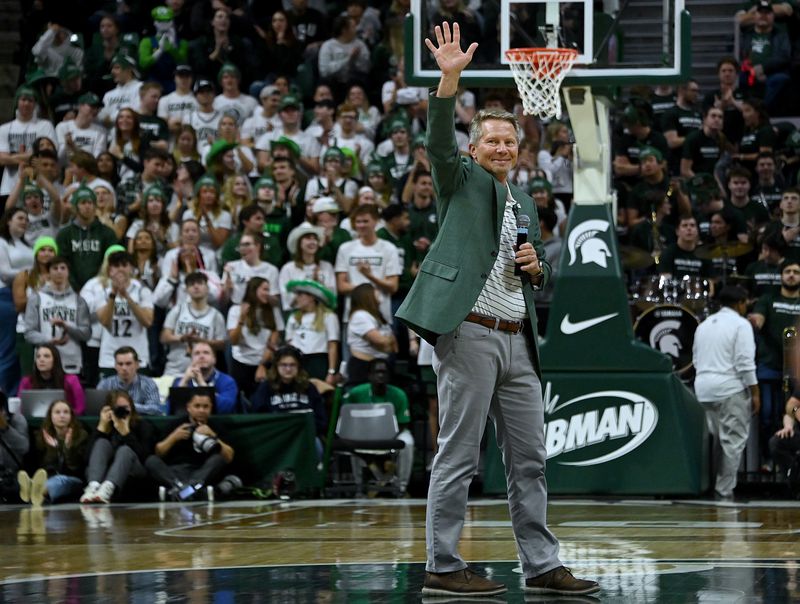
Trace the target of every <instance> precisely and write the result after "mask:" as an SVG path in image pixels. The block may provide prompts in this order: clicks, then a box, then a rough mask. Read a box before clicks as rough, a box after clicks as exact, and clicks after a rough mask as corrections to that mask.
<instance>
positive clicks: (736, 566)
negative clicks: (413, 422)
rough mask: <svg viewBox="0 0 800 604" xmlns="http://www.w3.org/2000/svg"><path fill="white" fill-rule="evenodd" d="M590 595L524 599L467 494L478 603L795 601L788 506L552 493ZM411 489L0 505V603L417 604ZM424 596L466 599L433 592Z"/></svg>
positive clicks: (798, 569) (415, 514)
mask: <svg viewBox="0 0 800 604" xmlns="http://www.w3.org/2000/svg"><path fill="white" fill-rule="evenodd" d="M548 516H549V518H548V521H549V524H550V527H551V529H552V530H553V532H554V533H555V534H556V535H557V536H558V538H559V539H560V541H561V556H562V559H563V561H564V562H565V564H566V565H567V566H569V567H571V568H572V569H573V571H574V572H575V574H577V575H579V576H585V577H590V578H595V579H597V580H598V581H600V584H601V586H602V592H601V593H600V594H598V598H596V599H595V598H590V597H583V598H560V599H559V598H542V597H541V596H540V597H538V598H537V597H532V596H530V595H525V594H524V593H523V590H522V587H521V575H520V574H519V565H518V562H517V558H516V550H515V547H514V542H513V539H512V536H511V528H510V521H509V515H508V508H507V506H506V502H505V501H504V500H502V499H481V500H472V501H471V502H470V505H469V509H468V513H467V521H466V525H465V528H464V535H463V539H462V547H461V551H462V555H463V556H464V557H465V559H467V560H468V561H470V563H472V564H473V565H474V566H475V567H476V568H477V569H479V570H481V571H482V572H485V573H486V574H488V575H490V576H492V577H494V578H495V579H498V580H501V581H504V582H505V583H506V584H507V585H508V587H509V591H508V593H507V594H506V595H504V596H502V597H497V598H490V599H483V600H477V601H484V602H486V601H489V602H548V601H552V602H595V601H602V602H635V603H638V602H670V603H672V602H674V603H685V602H703V603H706V602H721V603H732V602H767V603H773V602H800V539H799V537H800V503H798V502H789V501H769V502H758V501H751V502H748V503H722V502H720V503H716V502H713V501H703V500H696V501H691V500H654V499H642V500H597V499H588V498H587V499H573V498H557V497H554V498H551V501H550V505H549V510H548ZM424 517H425V505H424V501H423V500H420V499H405V500H383V499H364V500H313V501H297V502H278V501H273V502H252V501H247V502H243V501H242V502H222V503H220V502H217V503H215V504H208V503H193V504H190V505H181V504H176V503H167V504H164V503H162V504H137V505H123V504H120V505H111V506H104V507H99V506H80V505H63V506H52V507H47V506H46V507H44V508H41V509H34V508H31V507H29V506H4V507H1V508H0V526H2V527H3V530H2V533H1V536H0V543H1V544H2V549H1V550H0V551H2V564H1V565H0V601H2V602H14V603H16V602H25V603H38V602H48V603H49V602H70V603H84V602H114V603H116V602H137V603H138V602H141V603H148V604H149V603H162V602H164V603H166V602H190V603H206V602H208V603H211V602H213V603H228V602H246V603H256V602H258V603H261V602H278V603H283V602H286V603H295V602H302V603H304V602H308V603H328V602H348V603H349V602H359V603H360V602H364V603H367V602H370V603H371V602H393V603H401V602H420V601H423V599H422V597H421V595H420V588H421V586H422V579H423V575H424V560H425V525H424ZM424 601H430V602H457V601H464V602H467V601H476V600H474V599H469V600H467V599H464V600H458V599H447V598H444V599H443V598H430V599H427V598H426V599H425V600H424Z"/></svg>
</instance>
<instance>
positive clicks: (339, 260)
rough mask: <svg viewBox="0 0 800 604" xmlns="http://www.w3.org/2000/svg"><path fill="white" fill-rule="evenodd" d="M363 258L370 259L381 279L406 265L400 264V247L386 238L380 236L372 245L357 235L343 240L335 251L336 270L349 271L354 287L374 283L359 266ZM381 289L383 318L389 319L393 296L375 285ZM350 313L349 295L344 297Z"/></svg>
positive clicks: (377, 275) (346, 307) (400, 271)
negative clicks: (351, 239) (398, 251)
mask: <svg viewBox="0 0 800 604" xmlns="http://www.w3.org/2000/svg"><path fill="white" fill-rule="evenodd" d="M360 262H369V264H370V266H371V267H372V274H373V275H375V276H376V277H378V278H379V279H385V278H386V277H393V276H395V275H397V276H399V275H400V274H401V273H402V272H403V265H402V264H400V256H399V255H398V253H397V247H396V246H395V245H394V244H392V243H390V242H388V241H385V240H383V239H378V240H376V241H375V243H374V244H373V245H370V246H366V245H364V244H363V243H361V241H360V240H358V239H355V240H353V241H348V242H346V243H343V244H342V245H341V246H340V247H339V251H338V252H337V254H336V264H335V266H334V270H335V271H336V273H347V276H348V278H349V281H350V283H351V284H352V285H353V287H356V286H358V285H361V284H362V283H372V282H371V281H370V280H369V279H367V278H366V277H365V276H364V275H362V274H361V272H360V271H359V270H358V264H359V263H360ZM375 291H377V292H378V306H379V308H380V311H381V314H382V315H383V318H384V319H386V320H387V321H390V320H391V318H392V299H391V297H390V296H388V295H386V294H385V293H384V292H382V291H381V290H379V289H378V288H375ZM349 314H350V297H349V296H348V298H347V300H346V301H345V310H344V315H345V316H348V315H349Z"/></svg>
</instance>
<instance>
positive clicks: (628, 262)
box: [619, 245, 654, 268]
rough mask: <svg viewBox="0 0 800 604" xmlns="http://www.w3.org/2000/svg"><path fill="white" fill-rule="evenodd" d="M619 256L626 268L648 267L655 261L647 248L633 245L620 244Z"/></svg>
mask: <svg viewBox="0 0 800 604" xmlns="http://www.w3.org/2000/svg"><path fill="white" fill-rule="evenodd" d="M619 257H620V259H621V260H622V266H623V267H625V268H647V267H648V266H650V265H651V264H653V262H654V260H653V256H652V255H651V254H650V253H649V252H648V251H647V250H643V249H642V248H639V247H634V246H632V245H622V246H620V248H619Z"/></svg>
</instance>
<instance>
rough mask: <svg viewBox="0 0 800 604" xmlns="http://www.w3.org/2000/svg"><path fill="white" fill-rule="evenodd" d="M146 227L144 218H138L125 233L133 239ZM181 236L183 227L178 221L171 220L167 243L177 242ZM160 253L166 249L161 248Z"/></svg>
mask: <svg viewBox="0 0 800 604" xmlns="http://www.w3.org/2000/svg"><path fill="white" fill-rule="evenodd" d="M143 228H144V220H142V219H141V218H137V219H136V220H134V221H133V224H131V226H129V227H128V231H127V232H126V233H125V236H126V237H127V238H128V239H133V238H134V237H136V233H138V232H139V231H141V230H142V229H143ZM180 236H181V227H180V226H179V225H178V223H177V222H171V223H170V224H169V228H167V233H166V238H167V243H177V242H178V239H179V238H180ZM159 252H160V253H162V254H163V253H164V250H159Z"/></svg>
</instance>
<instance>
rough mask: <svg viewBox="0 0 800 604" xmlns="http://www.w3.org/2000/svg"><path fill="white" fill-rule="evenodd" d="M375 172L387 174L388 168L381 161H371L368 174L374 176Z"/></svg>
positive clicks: (368, 165)
mask: <svg viewBox="0 0 800 604" xmlns="http://www.w3.org/2000/svg"><path fill="white" fill-rule="evenodd" d="M373 174H382V175H383V176H386V169H385V168H384V167H383V164H382V163H381V162H379V161H371V162H369V163H368V164H367V176H368V177H369V176H372V175H373Z"/></svg>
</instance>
